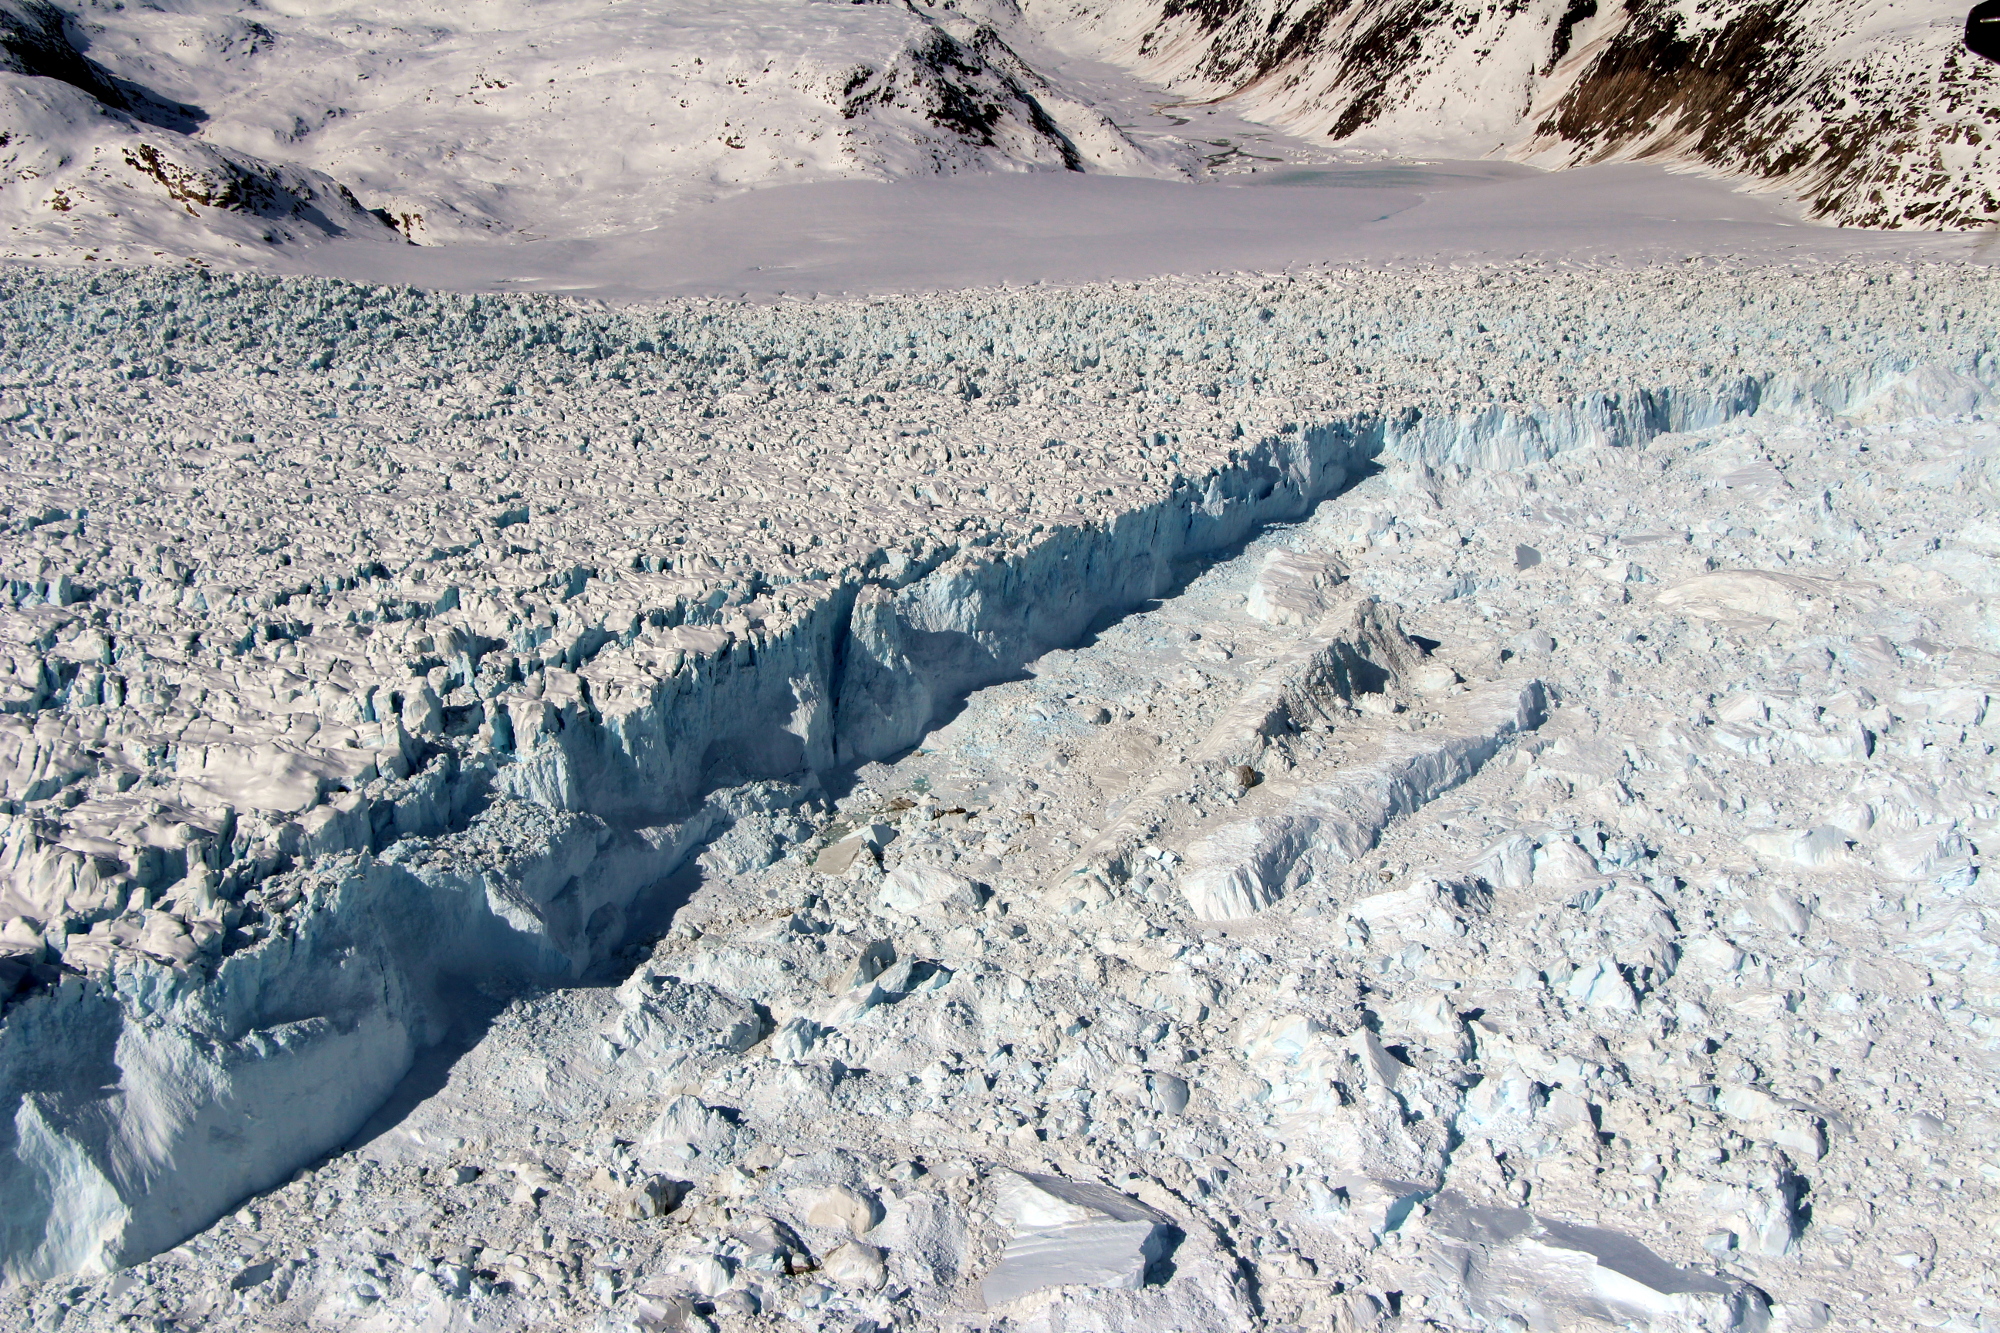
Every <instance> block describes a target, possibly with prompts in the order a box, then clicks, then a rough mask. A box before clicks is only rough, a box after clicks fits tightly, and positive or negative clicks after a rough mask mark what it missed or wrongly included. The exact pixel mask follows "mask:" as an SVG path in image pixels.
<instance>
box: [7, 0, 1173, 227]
mask: <svg viewBox="0 0 2000 1333" xmlns="http://www.w3.org/2000/svg"><path fill="white" fill-rule="evenodd" d="M995 18H996V19H997V21H999V22H1000V23H1002V24H1003V25H1004V24H1006V23H1007V22H1008V16H1007V15H1006V14H1005V13H1000V14H996V15H995ZM0 34H4V37H3V38H0V40H4V42H5V52H6V55H5V58H4V59H0V182H4V183H0V219H4V223H5V225H6V226H7V228H8V233H7V236H6V240H5V243H4V245H0V252H4V253H7V254H13V255H34V254H37V253H42V252H46V251H48V250H49V249H51V248H56V247H60V248H63V249H67V250H72V251H73V250H75V249H76V248H78V247H89V246H95V247H98V253H99V254H100V256H101V257H103V258H107V259H108V258H114V257H123V258H141V259H143V258H147V257H149V256H151V255H152V254H156V253H161V252H164V253H167V254H196V255H224V256H229V255H231V252H232V251H238V250H240V249H241V248H243V247H249V248H251V249H252V250H255V249H256V248H258V247H263V246H269V245H271V244H274V243H283V242H287V241H313V240H316V239H321V238H324V237H327V236H331V235H336V234H343V233H345V234H351V235H362V236H374V237H376V238H378V239H383V240H387V241H395V242H400V241H401V240H402V239H403V238H404V237H405V236H407V237H408V238H409V239H412V240H415V241H418V242H419V243H434V242H440V241H448V240H451V239H454V238H463V237H467V236H477V237H502V236H504V237H522V238H526V237H541V236H549V235H562V236H588V235H594V234H598V233H601V232H605V231H614V230H635V229H638V228H641V227H644V226H645V225H647V224H648V223H649V222H651V221H654V220H657V218H659V217H660V216H661V215H663V214H665V213H667V212H670V211H672V210H673V209H675V208H677V207H681V206H684V205H686V204H689V203H691V202H696V201H700V200H706V199H712V198H715V197H717V196H719V195H722V194H726V193H729V192H731V191H734V190H737V189H741V188H744V187H748V186H754V185H764V184H775V183H788V182H797V181H807V180H817V179H827V178H842V177H858V178H865V179H891V178H897V177H905V176H923V175H948V174H952V173H956V172H961V171H1024V170H1045V171H1060V170H1065V169H1070V170H1108V171H1115V172H1119V173H1123V174H1136V175H1165V176H1174V175H1180V174H1184V166H1183V159H1184V158H1186V157H1187V155H1186V154H1181V153H1177V152H1176V151H1175V150H1174V149H1173V148H1172V147H1168V148H1166V149H1160V148H1153V149H1143V148H1141V147H1139V146H1137V145H1135V144H1134V143H1133V142H1132V141H1131V140H1129V139H1128V138H1127V137H1126V136H1125V135H1124V134H1123V133H1122V132H1121V131H1120V130H1119V129H1118V128H1117V127H1116V126H1114V125H1113V124H1112V123H1111V121H1110V120H1109V119H1107V118H1106V117H1105V116H1104V115H1103V114H1102V113H1100V112H1099V111H1097V110H1095V109H1093V108H1092V107H1090V106H1088V105H1086V104H1085V102H1084V101H1082V100H1080V99H1079V98H1078V97H1077V96H1075V95H1073V94H1071V93H1069V92H1066V91H1065V90H1064V89H1063V88H1061V87H1058V86H1056V85H1055V84H1054V83H1052V82H1051V81H1049V80H1048V79H1047V78H1045V77H1044V76H1043V75H1041V74H1039V73H1037V72H1036V71H1035V70H1034V69H1032V68H1030V67H1029V65H1028V64H1027V63H1026V62H1024V61H1023V60H1022V59H1021V57H1020V56H1019V55H1017V54H1016V53H1015V51H1014V50H1013V48H1012V47H1011V46H1010V45H1009V43H1008V39H1007V38H1006V37H1005V36H1003V35H1002V33H1001V32H1000V31H999V30H998V29H997V28H996V27H995V26H994V25H993V24H992V23H988V22H984V21H980V20H976V19H973V18H970V17H967V16H966V15H965V14H964V13H963V12H962V11H960V10H959V9H957V8H955V7H953V6H950V5H947V6H945V7H944V8H942V9H938V10H932V9H930V8H918V7H909V6H901V5H888V4H798V3H781V2H780V0H753V2H752V3H748V4H721V3H708V4H673V5H667V4H662V3H657V2H651V0H620V2H618V3H610V4H595V3H581V0H558V2H556V3H542V4H528V3H520V4H489V5H476V6H474V5H458V4H440V3H416V4H393V5H391V4H371V3H365V2H364V3H357V4H352V5H276V6H267V5H261V4H257V3H255V2H254V0H248V2H243V3H238V2H237V0H182V2H180V3H174V4H169V5H158V6H146V7H144V8H139V7H127V6H125V5H123V4H118V3H108V2H106V0H83V2H82V3H79V4H74V5H72V6H71V7H70V9H69V10H68V11H67V12H65V11H64V10H60V9H57V8H55V7H53V6H51V5H49V4H46V3H43V0H5V2H4V3H0ZM357 200H359V205H357V203H356V201H357ZM363 206H365V209H366V210H372V211H373V212H374V213H375V214H376V215H377V216H370V215H369V212H368V211H364V208H363ZM235 257H237V258H241V256H240V255H237V256H235Z"/></svg>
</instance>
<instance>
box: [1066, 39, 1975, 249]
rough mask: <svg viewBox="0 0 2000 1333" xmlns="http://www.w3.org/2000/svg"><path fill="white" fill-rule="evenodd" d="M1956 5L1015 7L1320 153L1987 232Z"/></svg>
mask: <svg viewBox="0 0 2000 1333" xmlns="http://www.w3.org/2000/svg"><path fill="white" fill-rule="evenodd" d="M1965 10H1966V6H1965V4H1964V3H1962V0H1803V3H1799V2H1789V0H1788V2H1777V0H1720V2H1718V3H1707V4H1700V5H1695V4H1687V3H1676V2H1675V0H1626V2H1625V3H1612V2H1611V0H1606V2H1605V3H1602V4H1600V3H1598V0H1518V2H1517V3H1511V4H1505V5H1490V4H1483V3H1471V2H1470V0H1467V2H1463V3H1432V0H1361V3H1350V2H1349V0H1320V2H1319V3H1307V4H1303V5H1301V4H1298V3H1295V0H1031V4H1030V5H1029V13H1030V14H1031V16H1033V17H1034V19H1035V20H1036V21H1038V22H1041V23H1043V24H1045V25H1047V26H1048V27H1049V28H1051V29H1052V30H1055V31H1060V32H1062V33H1063V34H1065V36H1066V37H1067V39H1068V40H1069V41H1071V42H1072V43H1074V44H1077V45H1079V46H1081V47H1084V48H1087V49H1090V50H1092V51H1094V52H1097V53H1100V54H1103V55H1105V56H1107V57H1109V58H1112V59H1117V60H1121V61H1123V62H1126V63H1128V64H1130V65H1132V66H1133V67H1134V68H1135V69H1137V70H1138V71H1139V72H1140V73H1142V74H1143V75H1145V76H1147V77H1149V78H1153V79H1157V80H1159V81H1160V82H1162V83H1165V84H1167V85H1168V86H1170V87H1172V88H1174V89H1175V90H1176V91H1178V92H1179V93H1181V94H1182V95H1183V96H1184V97H1185V98H1186V99H1188V100H1189V101H1191V102H1193V101H1200V100H1204V99H1214V98H1233V99H1235V102H1236V104H1237V105H1238V106H1239V107H1241V108H1243V109H1246V110H1249V111H1251V113H1252V114H1259V115H1262V116H1265V117H1267V118H1269V119H1271V120H1272V121H1274V122H1276V123H1278V124H1281V125H1284V126H1286V127H1288V128H1290V129H1293V130H1295V131H1297V132H1299V133H1301V134H1306V135H1310V136H1314V137H1317V138H1321V139H1324V140H1328V141H1334V142H1339V143H1344V144H1348V145H1351V146H1354V147H1357V148H1364V149H1371V150H1382V151H1388V152H1392V153H1417V154H1438V155H1444V156H1457V157H1477V156H1484V155H1487V154H1490V153H1504V154H1506V155H1508V156H1510V157H1514V158H1518V159H1520V160H1524V161H1530V162H1534V163H1537V164H1538V165H1544V166H1570V165H1575V164H1578V163H1582V162H1594V161H1605V160H1609V159H1621V158H1657V159H1663V160H1667V161H1670V162H1680V163H1687V164H1691V165H1697V166H1700V167H1704V168H1708V169H1713V170H1720V171H1724V172H1730V173H1741V174H1744V175H1747V176H1751V177H1755V178H1759V179H1762V180H1766V181H1768V182H1770V183H1771V184H1772V185H1773V186H1775V187H1777V188H1780V189H1783V190H1785V191H1787V192H1789V193H1792V194H1795V195H1797V196H1799V197H1801V198H1803V199H1804V200H1806V201H1807V202H1808V203H1809V205H1810V207H1811V210H1812V211H1813V213H1814V214H1815V215H1817V216H1820V217H1823V218H1826V219H1828V220H1831V221H1837V222H1840V223H1844V224H1850V225H1861V226H1871V227H1883V226H1888V227H1905V226H1916V227H1967V226H1975V225H1978V224H1980V223H1982V222H1992V221H1996V220H2000V146H1996V143H1995V141H1994V137H1993V133H1992V129H1991V126H1992V121H1993V116H1994V114H1995V111H1994V108H1995V106H1996V104H2000V65H1996V64H1994V63H1992V62H1990V61H1987V60H1984V59H1982V58H1981V57H1979V56H1976V55H1974V54H1972V53H1971V52H1969V51H1967V50H1966V49H1965V48H1964V46H1963V44H1962V41H1961V38H1962V35H1963V33H1964V29H1965Z"/></svg>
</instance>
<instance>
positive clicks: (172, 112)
mask: <svg viewBox="0 0 2000 1333" xmlns="http://www.w3.org/2000/svg"><path fill="white" fill-rule="evenodd" d="M89 45H90V42H89V38H88V37H87V36H86V35H85V34H84V33H83V32H82V31H81V30H80V28H79V27H78V25H77V23H76V21H75V20H73V19H72V18H70V16H69V15H67V14H65V13H63V12H62V11H61V10H60V9H57V8H56V7H55V6H54V5H51V4H47V3H45V0H0V69H5V70H9V71H11V72H13V73H16V74H26V75H29V76H31V77H34V78H42V79H54V80H56V81H57V82H58V83H66V84H68V85H69V86H70V87H72V88H76V89H78V90H80V91H82V92H85V93H88V94H90V96H92V97H94V98H96V99H97V100H98V101H99V102H102V103H103V104H104V105H105V106H107V107H109V108H111V109H112V110H114V111H122V112H124V113H125V114H126V115H128V116H130V117H132V118H133V119H134V120H138V121H143V122H144V123H146V124H148V125H155V126H158V127H159V128H161V129H165V130H173V131H175V132H176V133H179V134H192V133H193V132H194V131H195V130H197V129H198V128H200V126H201V125H202V123H203V122H204V121H206V120H207V119H208V113H207V112H206V111H203V110H202V109H201V108H200V107H196V106H189V105H187V104H186V103H185V102H176V101H174V100H173V99H172V98H167V97H162V96H160V95H159V94H158V93H155V92H153V91H151V90H150V89H147V88H143V87H141V86H140V85H138V84H136V83H133V82H132V81H131V80H129V79H122V78H120V77H118V76H117V75H116V74H113V73H112V72H111V71H109V70H107V69H105V68H104V67H103V66H102V65H100V64H98V63H97V62H96V61H94V60H92V59H90V57H89V56H87V55H85V54H84V52H85V51H86V50H88V49H89Z"/></svg>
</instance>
